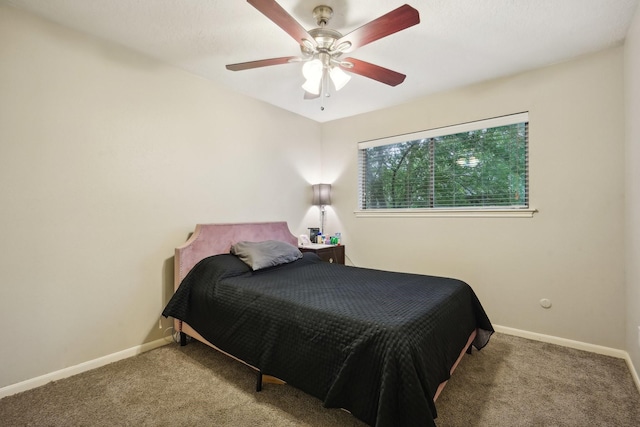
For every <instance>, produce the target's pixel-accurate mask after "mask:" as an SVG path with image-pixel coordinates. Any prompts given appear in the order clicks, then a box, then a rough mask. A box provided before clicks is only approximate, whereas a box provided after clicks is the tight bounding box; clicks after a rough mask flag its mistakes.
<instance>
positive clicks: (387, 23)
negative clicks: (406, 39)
mask: <svg viewBox="0 0 640 427" xmlns="http://www.w3.org/2000/svg"><path fill="white" fill-rule="evenodd" d="M418 23H420V14H419V13H418V11H417V10H416V9H414V8H412V7H411V6H409V5H408V4H405V5H404V6H400V7H399V8H397V9H395V10H392V11H391V12H389V13H387V14H386V15H382V16H381V17H379V18H378V19H374V20H373V21H371V22H369V23H367V24H364V25H363V26H362V27H360V28H357V29H355V30H353V31H352V32H350V33H349V34H347V35H345V36H342V38H341V39H339V40H338V41H337V42H336V43H335V45H336V46H338V45H340V43H342V42H345V41H348V42H350V43H351V47H349V48H348V49H346V50H345V51H344V52H352V51H353V50H355V49H356V48H358V47H360V46H364V45H366V44H369V43H371V42H374V41H376V40H379V39H381V38H383V37H386V36H388V35H391V34H393V33H397V32H398V31H402V30H404V29H406V28H409V27H411V26H413V25H416V24H418Z"/></svg>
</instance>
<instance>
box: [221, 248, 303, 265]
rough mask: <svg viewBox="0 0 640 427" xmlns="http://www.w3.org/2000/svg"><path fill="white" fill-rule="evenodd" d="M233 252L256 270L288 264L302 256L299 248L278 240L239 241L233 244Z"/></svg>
mask: <svg viewBox="0 0 640 427" xmlns="http://www.w3.org/2000/svg"><path fill="white" fill-rule="evenodd" d="M231 253H232V254H233V255H235V256H237V257H238V258H240V259H241V260H242V261H244V262H245V263H246V264H247V265H248V266H249V267H251V268H252V269H253V270H254V271H255V270H260V269H261V268H267V267H274V266H276V265H280V264H286V263H288V262H293V261H295V260H297V259H300V258H302V252H300V250H299V249H298V248H296V247H295V246H293V245H291V244H289V243H286V242H280V241H278V240H265V241H263V242H238V243H236V244H235V245H232V246H231Z"/></svg>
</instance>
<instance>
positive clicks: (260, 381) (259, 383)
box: [256, 371, 262, 392]
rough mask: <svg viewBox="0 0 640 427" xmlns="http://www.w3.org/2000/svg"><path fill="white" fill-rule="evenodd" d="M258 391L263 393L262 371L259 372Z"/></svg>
mask: <svg viewBox="0 0 640 427" xmlns="http://www.w3.org/2000/svg"><path fill="white" fill-rule="evenodd" d="M256 391H257V392H258V391H262V371H258V374H257V379H256Z"/></svg>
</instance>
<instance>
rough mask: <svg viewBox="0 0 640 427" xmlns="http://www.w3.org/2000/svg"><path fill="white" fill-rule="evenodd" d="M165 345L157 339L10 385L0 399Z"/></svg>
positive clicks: (0, 392)
mask: <svg viewBox="0 0 640 427" xmlns="http://www.w3.org/2000/svg"><path fill="white" fill-rule="evenodd" d="M166 344H169V342H167V341H166V340H165V339H159V340H156V341H152V342H148V343H145V344H142V345H137V346H135V347H131V348H128V349H126V350H122V351H118V352H117V353H112V354H108V355H106V356H103V357H99V358H97V359H93V360H89V361H87V362H83V363H80V364H78V365H75V366H69V367H68V368H64V369H60V370H59V371H55V372H51V373H49V374H45V375H41V376H39V377H36V378H31V379H29V380H26V381H22V382H19V383H16V384H11V385H8V386H6V387H2V388H0V399H2V398H3V397H6V396H11V395H12V394H16V393H21V392H23V391H27V390H31V389H33V388H36V387H40V386H42V385H45V384H47V383H50V382H51V381H57V380H61V379H63V378H68V377H70V376H73V375H77V374H80V373H82V372H86V371H90V370H91V369H95V368H99V367H101V366H104V365H108V364H109V363H113V362H117V361H118V360H122V359H126V358H128V357H133V356H136V355H138V354H140V353H144V352H145V351H149V350H153V349H154V348H158V347H161V346H163V345H166Z"/></svg>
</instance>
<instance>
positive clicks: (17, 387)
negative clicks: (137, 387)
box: [0, 325, 640, 399]
mask: <svg viewBox="0 0 640 427" xmlns="http://www.w3.org/2000/svg"><path fill="white" fill-rule="evenodd" d="M493 328H494V329H495V330H496V332H498V333H501V334H507V335H514V336H517V337H521V338H527V339H531V340H534V341H541V342H547V343H550V344H557V345H561V346H564V347H570V348H575V349H578V350H584V351H590V352H592V353H597V354H603V355H605V356H611V357H616V358H619V359H624V360H625V361H626V362H627V366H628V367H629V370H630V371H631V376H632V377H633V380H634V381H635V383H636V386H637V387H638V391H640V378H639V377H638V371H637V370H636V369H635V367H634V366H633V362H632V361H631V357H630V356H629V353H627V352H626V351H623V350H617V349H614V348H610V347H603V346H599V345H595V344H588V343H584V342H581V341H574V340H569V339H565V338H558V337H554V336H551V335H544V334H539V333H536V332H529V331H523V330H521V329H515V328H508V327H506V326H500V325H493ZM166 344H169V343H168V342H167V341H166V340H165V339H159V340H156V341H152V342H148V343H145V344H142V345H138V346H135V347H131V348H128V349H126V350H122V351H119V352H117V353H113V354H109V355H107V356H103V357H99V358H97V359H94V360H89V361H88V362H84V363H80V364H78V365H75V366H70V367H68V368H64V369H61V370H59V371H55V372H51V373H49V374H45V375H42V376H39V377H36V378H32V379H29V380H26V381H22V382H19V383H16V384H11V385H8V386H6V387H2V388H0V399H2V398H3V397H6V396H11V395H12V394H16V393H21V392H23V391H27V390H31V389H33V388H36V387H40V386H42V385H45V384H47V383H50V382H51V381H57V380H61V379H63V378H68V377H70V376H73V375H76V374H80V373H82V372H86V371H89V370H91V369H95V368H99V367H101V366H104V365H108V364H109V363H113V362H117V361H118V360H122V359H126V358H128V357H133V356H136V355H138V354H140V353H144V352H145V351H149V350H153V349H154V348H158V347H161V346H163V345H166Z"/></svg>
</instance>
